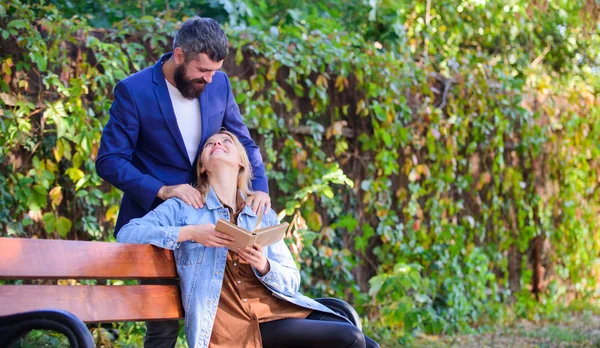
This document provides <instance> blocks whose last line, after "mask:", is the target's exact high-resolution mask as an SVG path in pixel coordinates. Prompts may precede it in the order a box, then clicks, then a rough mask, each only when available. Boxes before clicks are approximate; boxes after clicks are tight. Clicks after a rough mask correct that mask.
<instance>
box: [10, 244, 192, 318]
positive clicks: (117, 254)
mask: <svg viewBox="0 0 600 348" xmlns="http://www.w3.org/2000/svg"><path fill="white" fill-rule="evenodd" d="M176 278H177V271H176V269H175V261H174V259H173V252H171V251H170V250H165V249H161V248H158V247H154V246H151V245H138V244H121V243H108V242H81V241H66V240H41V239H23V238H0V279H23V280H27V279H176ZM41 309H62V310H65V311H68V312H71V313H73V314H75V315H76V316H77V317H79V318H80V319H81V320H83V321H84V322H88V323H98V322H115V321H142V320H154V319H177V318H183V308H182V306H181V299H180V294H179V287H178V286H177V285H119V286H106V285H73V286H63V285H0V316H4V315H9V314H15V313H21V312H26V311H33V310H41Z"/></svg>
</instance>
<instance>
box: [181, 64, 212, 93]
mask: <svg viewBox="0 0 600 348" xmlns="http://www.w3.org/2000/svg"><path fill="white" fill-rule="evenodd" d="M186 68H187V64H184V65H180V66H178V67H176V68H175V72H174V75H173V79H174V80H175V87H177V89H178V90H179V93H181V95H182V96H183V97H184V98H185V99H190V100H193V99H196V98H198V97H199V96H200V94H202V92H203V91H204V87H206V81H204V79H194V80H188V79H186V78H185V72H186Z"/></svg>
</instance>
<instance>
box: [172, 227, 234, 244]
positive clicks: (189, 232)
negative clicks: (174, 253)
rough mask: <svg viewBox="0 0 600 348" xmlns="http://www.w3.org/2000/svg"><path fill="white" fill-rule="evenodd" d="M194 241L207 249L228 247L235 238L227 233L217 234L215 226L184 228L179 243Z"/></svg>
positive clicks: (180, 231) (180, 233)
mask: <svg viewBox="0 0 600 348" xmlns="http://www.w3.org/2000/svg"><path fill="white" fill-rule="evenodd" d="M189 240H193V241H194V242H196V243H200V244H202V245H204V246H207V247H227V246H229V245H230V244H231V243H233V242H234V240H235V239H234V238H233V237H231V236H230V235H227V234H225V233H221V232H217V230H215V225H213V224H200V225H188V226H183V227H182V228H181V230H179V238H178V239H177V241H178V242H185V241H189Z"/></svg>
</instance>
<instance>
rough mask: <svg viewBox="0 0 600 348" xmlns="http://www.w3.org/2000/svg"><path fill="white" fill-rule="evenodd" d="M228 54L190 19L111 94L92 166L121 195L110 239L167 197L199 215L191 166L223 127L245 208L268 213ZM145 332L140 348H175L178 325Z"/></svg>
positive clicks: (218, 38)
mask: <svg viewBox="0 0 600 348" xmlns="http://www.w3.org/2000/svg"><path fill="white" fill-rule="evenodd" d="M228 51H229V42H228V39H227V36H226V35H225V33H224V32H223V29H222V28H221V27H220V25H219V24H218V23H217V22H216V21H214V20H212V19H209V18H200V17H193V18H191V19H189V20H187V21H185V22H184V23H183V24H182V25H181V27H180V28H179V30H178V31H177V33H176V34H175V37H174V39H173V52H172V53H167V54H165V55H163V56H162V57H161V58H160V59H159V60H158V62H157V63H156V64H155V65H154V66H153V67H149V68H146V69H144V70H142V71H140V72H137V73H135V74H133V75H131V76H129V77H127V78H125V79H124V80H122V81H120V82H119V83H117V85H116V86H115V90H114V102H113V104H112V106H111V108H110V119H109V121H108V123H107V124H106V126H105V128H104V132H103V133H102V139H101V144H100V149H99V151H98V159H97V161H96V171H97V172H98V175H99V176H100V177H101V178H103V179H104V180H106V181H108V182H109V183H111V184H112V185H114V186H115V187H117V188H118V189H120V190H122V191H123V193H124V194H123V199H122V201H121V207H120V210H119V216H118V218H117V223H116V227H115V236H116V235H117V233H118V232H119V229H120V228H121V227H122V226H123V225H125V224H126V223H128V222H129V221H130V220H131V219H134V218H138V217H142V216H144V215H146V213H148V212H149V211H150V210H152V209H154V208H155V207H156V206H158V205H159V204H160V203H162V202H163V201H164V200H166V199H168V198H171V197H178V198H180V199H181V200H183V201H184V202H185V203H186V204H188V205H191V206H193V207H194V208H196V209H198V208H201V207H203V205H204V202H203V200H202V195H201V194H200V192H199V191H198V190H196V189H195V188H194V187H193V185H194V184H195V180H196V178H197V174H196V169H195V168H196V166H195V165H194V164H195V163H196V160H197V157H198V154H200V153H201V152H202V151H201V149H202V147H203V146H204V142H205V141H206V139H208V138H209V137H210V136H211V135H212V134H214V133H215V132H217V131H218V130H219V129H221V128H223V127H224V128H226V129H227V130H228V131H230V132H231V133H233V134H235V135H236V136H237V137H238V138H239V140H240V141H241V142H242V144H243V145H244V147H245V148H246V151H247V152H248V156H249V158H250V162H251V165H252V174H253V178H254V179H253V180H252V189H253V190H254V192H255V193H254V195H252V196H249V198H248V199H247V201H246V203H247V204H248V205H251V206H252V210H253V211H254V212H255V213H258V211H259V209H262V210H263V211H264V209H269V208H270V207H271V201H270V198H269V195H268V183H267V178H266V176H265V170H264V164H263V162H262V157H261V154H260V149H259V148H258V146H257V145H256V144H255V143H254V141H253V140H252V138H251V137H250V133H249V131H248V128H247V127H246V125H245V124H244V122H243V120H242V116H241V115H240V110H239V107H238V105H237V104H236V102H235V98H234V97H233V94H232V92H231V84H230V82H229V79H228V77H227V75H226V74H225V73H223V72H221V71H219V69H220V68H221V66H222V65H223V60H224V59H225V57H226V56H227V53H228ZM145 283H146V284H147V282H145ZM146 324H147V332H146V338H145V340H144V346H145V347H173V346H175V343H176V340H177V331H178V330H179V325H178V322H177V321H158V322H147V323H146Z"/></svg>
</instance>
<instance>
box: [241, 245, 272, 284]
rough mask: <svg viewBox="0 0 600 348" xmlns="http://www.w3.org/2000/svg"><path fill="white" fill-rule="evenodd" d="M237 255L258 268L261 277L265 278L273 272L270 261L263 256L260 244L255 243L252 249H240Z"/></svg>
mask: <svg viewBox="0 0 600 348" xmlns="http://www.w3.org/2000/svg"><path fill="white" fill-rule="evenodd" d="M237 253H238V255H239V256H240V258H241V259H242V260H244V261H246V262H248V263H249V264H250V266H252V267H254V268H256V270H257V271H258V273H259V274H260V275H261V276H264V275H265V274H267V273H269V271H270V270H271V266H270V265H269V261H268V260H267V258H266V257H265V255H263V252H262V247H261V246H260V245H259V244H256V243H254V245H253V246H252V248H245V249H238V250H237Z"/></svg>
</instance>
